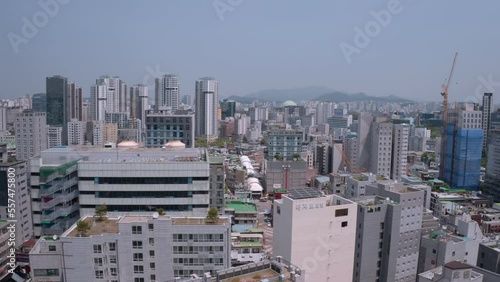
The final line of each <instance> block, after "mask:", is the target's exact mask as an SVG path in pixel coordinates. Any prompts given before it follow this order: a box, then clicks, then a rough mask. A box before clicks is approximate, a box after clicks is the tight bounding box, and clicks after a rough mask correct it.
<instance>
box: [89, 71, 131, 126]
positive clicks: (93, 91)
mask: <svg viewBox="0 0 500 282" xmlns="http://www.w3.org/2000/svg"><path fill="white" fill-rule="evenodd" d="M90 100H91V101H90V103H91V107H92V110H91V113H92V120H104V118H105V112H108V113H116V112H129V111H130V98H129V97H128V96H127V85H126V84H125V82H123V80H121V79H120V77H119V76H109V75H102V76H100V77H99V78H98V79H96V83H95V84H94V85H92V86H91V87H90Z"/></svg>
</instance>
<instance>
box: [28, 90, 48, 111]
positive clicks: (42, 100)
mask: <svg viewBox="0 0 500 282" xmlns="http://www.w3.org/2000/svg"><path fill="white" fill-rule="evenodd" d="M31 109H32V110H33V111H34V112H44V113H45V112H47V94H45V93H37V94H33V96H32V97H31Z"/></svg>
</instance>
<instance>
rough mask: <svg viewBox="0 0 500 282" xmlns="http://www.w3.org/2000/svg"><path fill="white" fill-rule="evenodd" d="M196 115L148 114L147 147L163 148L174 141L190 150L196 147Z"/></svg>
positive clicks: (149, 112)
mask: <svg viewBox="0 0 500 282" xmlns="http://www.w3.org/2000/svg"><path fill="white" fill-rule="evenodd" d="M194 119H195V118H194V115H192V114H187V115H177V114H171V113H170V112H169V111H167V110H165V111H162V110H160V111H147V112H146V147H148V148H161V147H162V146H164V145H165V144H166V143H168V142H169V141H172V140H179V141H181V142H182V143H184V144H185V145H186V147H188V148H194V145H195V139H194V137H195V125H194Z"/></svg>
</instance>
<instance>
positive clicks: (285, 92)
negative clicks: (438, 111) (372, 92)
mask: <svg viewBox="0 0 500 282" xmlns="http://www.w3.org/2000/svg"><path fill="white" fill-rule="evenodd" d="M325 93H326V94H325ZM226 99H230V100H234V101H236V102H240V103H243V104H250V103H252V102H253V101H255V100H259V101H275V102H284V101H287V100H292V101H296V102H297V101H304V100H310V101H322V102H354V101H381V102H382V101H390V102H396V103H411V102H413V101H411V100H408V99H404V98H401V97H397V96H394V95H390V96H383V97H377V96H369V95H366V94H365V93H354V94H349V93H345V92H341V91H335V90H333V89H330V88H328V87H319V86H309V87H300V88H293V89H268V90H262V91H259V92H255V93H252V94H248V95H245V96H236V95H233V96H229V97H227V98H226Z"/></svg>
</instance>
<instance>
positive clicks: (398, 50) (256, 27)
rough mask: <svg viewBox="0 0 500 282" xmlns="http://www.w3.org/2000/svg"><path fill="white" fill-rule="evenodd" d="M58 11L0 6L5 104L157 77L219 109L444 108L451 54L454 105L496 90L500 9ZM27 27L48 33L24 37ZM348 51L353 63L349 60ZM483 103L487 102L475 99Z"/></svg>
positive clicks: (177, 5) (353, 6)
mask: <svg viewBox="0 0 500 282" xmlns="http://www.w3.org/2000/svg"><path fill="white" fill-rule="evenodd" d="M66 2H67V3H66ZM61 3H62V4H60V5H59V7H58V11H57V12H55V13H54V14H53V15H49V16H48V19H47V21H46V23H44V22H43V20H44V19H43V18H39V19H35V20H34V18H33V16H34V15H36V13H37V12H40V11H44V10H43V8H42V6H40V4H39V3H38V2H37V1H4V2H3V3H2V4H3V7H2V9H1V10H0V23H1V24H0V33H1V34H3V36H2V38H1V39H0V48H1V50H2V52H1V53H0V61H1V62H2V67H1V69H0V84H1V85H2V90H1V91H0V98H15V97H20V96H22V95H25V94H33V93H38V92H44V91H45V78H46V77H47V76H52V75H56V74H61V75H64V76H67V77H68V78H69V79H70V80H72V81H75V82H77V83H78V84H79V85H80V86H82V87H83V94H84V96H85V97H89V96H90V85H91V84H93V83H94V82H95V78H96V77H98V76H100V75H103V74H110V75H119V76H120V77H121V78H122V79H124V81H126V82H127V83H128V84H130V85H132V84H137V83H144V82H145V83H146V84H149V85H150V87H149V88H150V95H151V93H152V92H151V91H152V89H153V87H152V86H153V85H154V79H153V77H155V76H158V75H160V74H162V73H175V74H177V75H178V76H179V81H180V87H181V94H182V95H186V94H189V95H193V94H194V81H195V80H196V79H198V78H200V77H203V76H212V77H215V78H216V79H217V80H218V81H219V82H220V86H219V96H220V97H227V96H230V95H248V94H251V93H253V92H257V91H260V90H265V89H290V88H296V87H306V86H324V87H328V88H331V89H333V90H338V91H345V92H348V93H356V92H364V93H366V94H368V95H374V96H387V95H397V96H400V97H403V98H408V99H413V100H417V101H429V100H432V101H440V99H441V98H440V95H439V92H440V91H441V84H442V83H443V82H444V81H445V79H446V78H447V75H448V73H449V68H450V65H451V62H452V59H453V54H454V53H455V52H459V53H460V57H459V59H458V62H457V67H456V70H455V76H454V79H453V80H454V82H453V83H452V85H450V101H463V100H465V99H466V97H468V96H474V91H475V89H476V88H478V87H481V85H482V83H483V82H481V79H478V77H482V78H483V80H482V81H485V80H486V81H487V80H488V77H489V76H490V77H491V79H490V80H491V81H493V82H496V81H500V67H499V65H498V60H499V59H500V55H499V52H498V50H499V48H498V47H499V46H500V38H499V37H498V36H495V33H494V32H495V27H497V26H499V24H500V19H499V18H498V15H497V13H498V12H497V11H498V10H499V8H500V3H499V2H498V1H493V0H491V1H481V5H472V4H471V2H469V1H451V0H448V1H399V3H397V2H395V1H368V2H363V3H351V1H327V0H321V1H314V2H313V3H311V2H307V1H285V0H279V1H262V0H254V1H244V0H241V1H135V2H127V3H124V2H123V1H117V0H114V1H95V0H91V1H61ZM391 5H393V6H392V8H390V7H391ZM391 9H392V12H391ZM380 11H386V12H387V11H389V12H390V19H387V18H385V21H384V20H383V21H381V22H379V23H378V27H379V29H378V30H377V29H376V28H375V29H373V30H372V35H373V36H372V37H369V42H367V43H366V44H365V45H366V46H365V45H363V46H360V45H359V44H358V45H356V44H355V37H356V35H357V33H356V31H355V28H356V27H359V28H360V30H362V31H366V27H367V25H368V26H369V25H370V22H372V21H374V20H375V18H374V14H378V15H380ZM24 17H25V18H26V20H27V21H29V22H30V23H32V24H33V23H34V21H37V20H38V21H42V23H43V24H42V25H40V26H36V29H37V30H36V32H34V33H33V34H29V36H26V35H23V27H24V25H25V24H26V21H24V20H23V18H24ZM372 27H373V26H372ZM368 32H370V31H368ZM16 36H17V37H16ZM28 37H30V38H28ZM20 38H23V39H20ZM343 43H345V44H349V45H350V46H353V47H354V48H357V51H358V52H356V53H352V54H351V55H350V56H346V55H345V52H343V51H342V48H341V45H342V44H343ZM344 46H346V45H344ZM359 47H361V48H359ZM16 51H17V52H16ZM348 57H349V58H348ZM483 84H484V83H483ZM496 84H498V83H496ZM496 84H495V83H490V86H491V85H493V86H494V87H497V88H498V87H499V86H498V85H496ZM495 85H496V86H495ZM486 91H490V92H493V90H492V89H487V88H486V87H483V89H481V90H480V93H482V92H486ZM475 102H477V101H475Z"/></svg>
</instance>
